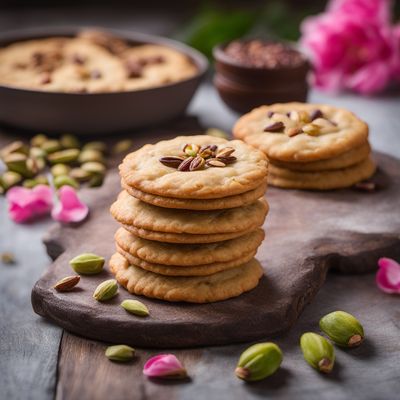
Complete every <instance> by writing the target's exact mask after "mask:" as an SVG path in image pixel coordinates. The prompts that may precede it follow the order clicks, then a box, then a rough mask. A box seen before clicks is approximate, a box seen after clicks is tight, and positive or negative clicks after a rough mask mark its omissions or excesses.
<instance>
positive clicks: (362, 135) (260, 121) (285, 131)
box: [233, 103, 368, 162]
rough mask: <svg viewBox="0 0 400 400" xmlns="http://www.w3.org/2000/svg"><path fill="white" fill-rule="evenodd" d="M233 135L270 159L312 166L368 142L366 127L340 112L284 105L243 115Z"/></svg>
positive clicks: (346, 113) (302, 104) (311, 105)
mask: <svg viewBox="0 0 400 400" xmlns="http://www.w3.org/2000/svg"><path fill="white" fill-rule="evenodd" d="M316 113H318V114H319V113H320V115H317V114H316ZM314 117H316V118H314ZM296 132H297V133H296ZM306 132H308V133H306ZM233 135H234V136H235V137H236V138H238V139H242V140H244V141H245V142H246V143H248V144H250V145H252V146H254V147H256V148H258V149H260V150H262V151H263V152H264V153H265V154H266V155H267V156H268V158H270V159H274V160H280V161H286V162H311V161H317V160H326V159H330V158H334V157H338V156H340V155H341V154H343V153H346V152H348V151H350V150H352V149H354V148H356V147H359V146H361V145H362V144H363V143H365V142H366V141H367V138H368V125H367V124H366V123H365V122H363V121H361V120H360V119H359V118H357V117H356V116H355V115H354V114H353V113H351V112H350V111H348V110H345V109H342V108H336V107H333V106H329V105H323V104H308V103H283V104H273V105H271V106H262V107H259V108H256V109H254V110H252V111H251V112H249V113H248V114H245V115H244V116H242V117H241V118H240V119H239V120H238V121H237V122H236V124H235V126H234V128H233Z"/></svg>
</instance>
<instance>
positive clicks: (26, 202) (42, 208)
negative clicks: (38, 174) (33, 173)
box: [7, 185, 53, 223]
mask: <svg viewBox="0 0 400 400" xmlns="http://www.w3.org/2000/svg"><path fill="white" fill-rule="evenodd" d="M7 200H8V212H9V215H10V217H11V219H12V220H13V221H15V222H18V223H21V222H26V221H29V220H32V219H34V218H36V217H38V216H41V215H45V214H47V213H49V212H50V210H51V207H52V205H53V199H52V191H51V189H50V188H49V187H48V186H46V185H37V186H35V187H34V188H33V189H27V188H24V187H21V186H16V187H13V188H11V189H10V190H9V191H8V192H7Z"/></svg>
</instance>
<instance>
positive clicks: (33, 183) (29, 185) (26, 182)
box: [22, 179, 39, 189]
mask: <svg viewBox="0 0 400 400" xmlns="http://www.w3.org/2000/svg"><path fill="white" fill-rule="evenodd" d="M38 184H39V183H38V182H37V181H36V180H35V179H25V180H24V182H23V183H22V186H23V187H26V188H28V189H32V188H34V187H35V186H37V185H38Z"/></svg>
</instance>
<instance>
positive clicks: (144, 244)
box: [115, 228, 264, 267]
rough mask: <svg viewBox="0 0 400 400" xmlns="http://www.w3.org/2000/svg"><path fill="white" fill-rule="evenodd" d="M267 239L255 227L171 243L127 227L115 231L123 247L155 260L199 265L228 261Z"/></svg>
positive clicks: (166, 262) (117, 239)
mask: <svg viewBox="0 0 400 400" xmlns="http://www.w3.org/2000/svg"><path fill="white" fill-rule="evenodd" d="M263 239H264V231H263V230H262V229H256V230H255V231H253V232H250V233H248V234H246V235H243V236H241V237H240V238H236V239H231V240H227V241H224V242H217V243H210V244H201V245H198V244H197V245H195V244H175V245H174V244H171V243H160V242H155V241H152V240H146V239H142V238H140V237H138V236H135V235H133V234H132V233H130V232H128V231H126V230H125V229H124V228H119V229H118V230H117V232H116V234H115V242H116V244H117V245H118V246H119V247H120V248H122V249H123V250H124V251H126V252H128V253H130V254H132V255H133V256H135V257H137V258H140V259H141V260H144V261H147V262H149V263H153V264H162V265H174V266H181V267H182V266H197V265H201V264H213V263H217V262H227V261H232V260H235V259H237V258H239V257H241V256H242V255H243V254H246V253H249V252H254V251H256V250H257V248H258V247H259V246H260V244H261V242H262V241H263Z"/></svg>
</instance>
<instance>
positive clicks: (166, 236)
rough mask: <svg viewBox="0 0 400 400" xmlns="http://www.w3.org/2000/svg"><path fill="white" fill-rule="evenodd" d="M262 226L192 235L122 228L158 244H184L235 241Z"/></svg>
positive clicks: (131, 227)
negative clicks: (228, 231) (237, 230)
mask: <svg viewBox="0 0 400 400" xmlns="http://www.w3.org/2000/svg"><path fill="white" fill-rule="evenodd" d="M261 225H262V222H260V223H258V224H255V225H254V226H252V227H251V228H249V229H246V230H245V231H239V232H232V233H214V234H205V235H192V234H190V233H165V232H156V231H149V230H147V229H138V228H136V227H134V226H132V225H124V224H122V226H123V227H124V228H125V229H126V230H127V231H129V232H131V233H133V234H134V235H136V236H139V237H141V238H143V239H148V240H155V241H157V242H164V243H182V244H199V243H214V242H222V241H224V240H229V239H234V238H238V237H240V236H243V235H246V234H247V233H250V232H251V231H253V230H254V229H257V228H259V227H260V226H261Z"/></svg>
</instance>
